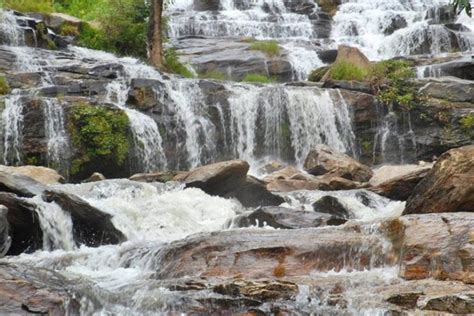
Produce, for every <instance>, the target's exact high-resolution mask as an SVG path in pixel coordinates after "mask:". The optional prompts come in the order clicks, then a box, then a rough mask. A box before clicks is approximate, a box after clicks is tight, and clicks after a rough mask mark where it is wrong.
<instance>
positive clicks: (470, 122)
mask: <svg viewBox="0 0 474 316" xmlns="http://www.w3.org/2000/svg"><path fill="white" fill-rule="evenodd" d="M459 123H461V128H462V129H463V131H465V132H470V133H473V132H474V114H468V115H466V116H464V117H463V118H461V119H460V120H459Z"/></svg>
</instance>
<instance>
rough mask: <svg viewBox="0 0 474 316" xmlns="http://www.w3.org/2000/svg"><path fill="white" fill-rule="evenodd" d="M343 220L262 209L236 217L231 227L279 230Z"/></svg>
mask: <svg viewBox="0 0 474 316" xmlns="http://www.w3.org/2000/svg"><path fill="white" fill-rule="evenodd" d="M345 222H346V220H345V219H343V218H340V217H337V216H332V215H329V214H323V213H317V212H311V211H302V210H294V209H289V208H285V207H262V208H258V209H256V210H255V211H252V212H249V213H245V214H242V215H239V216H237V217H236V218H235V219H234V220H233V221H232V224H233V226H237V227H250V226H258V227H264V226H270V227H274V228H281V229H296V228H306V227H319V226H333V225H342V224H344V223H345Z"/></svg>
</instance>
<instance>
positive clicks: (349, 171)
mask: <svg viewBox="0 0 474 316" xmlns="http://www.w3.org/2000/svg"><path fill="white" fill-rule="evenodd" d="M304 168H305V170H306V171H307V172H309V173H310V174H313V175H323V174H327V173H330V174H331V175H336V176H340V177H342V178H345V179H348V180H354V181H359V182H366V181H369V180H370V178H371V177H372V170H370V168H369V167H367V166H364V165H363V164H361V163H359V162H357V161H356V160H354V159H352V158H351V157H349V156H347V155H346V154H341V153H337V152H335V151H334V150H332V149H331V148H329V147H328V146H326V145H318V146H317V147H316V148H315V149H313V150H311V151H310V152H309V154H308V156H307V157H306V160H305V163H304Z"/></svg>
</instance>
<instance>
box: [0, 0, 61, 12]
mask: <svg viewBox="0 0 474 316" xmlns="http://www.w3.org/2000/svg"><path fill="white" fill-rule="evenodd" d="M2 4H3V5H2V6H3V7H5V8H7V9H12V10H16V11H20V12H42V13H51V12H53V11H54V8H53V0H3V3H2Z"/></svg>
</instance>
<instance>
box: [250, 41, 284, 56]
mask: <svg viewBox="0 0 474 316" xmlns="http://www.w3.org/2000/svg"><path fill="white" fill-rule="evenodd" d="M250 49H251V50H258V51H261V52H263V53H264V54H265V55H267V56H269V57H273V56H279V55H280V46H279V45H278V42H277V41H275V40H265V41H254V42H252V43H251V44H250Z"/></svg>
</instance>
